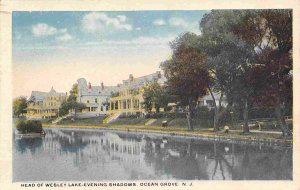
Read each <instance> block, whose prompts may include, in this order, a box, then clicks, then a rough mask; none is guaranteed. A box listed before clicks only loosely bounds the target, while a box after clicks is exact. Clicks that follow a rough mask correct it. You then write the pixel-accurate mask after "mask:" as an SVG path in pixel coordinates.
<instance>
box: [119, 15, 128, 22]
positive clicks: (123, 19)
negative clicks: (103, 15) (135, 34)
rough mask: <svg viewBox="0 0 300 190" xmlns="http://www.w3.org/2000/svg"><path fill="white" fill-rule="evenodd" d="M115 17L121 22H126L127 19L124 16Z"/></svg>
mask: <svg viewBox="0 0 300 190" xmlns="http://www.w3.org/2000/svg"><path fill="white" fill-rule="evenodd" d="M117 17H118V18H119V20H120V21H121V22H125V21H126V20H127V17H126V16H125V15H118V16H117Z"/></svg>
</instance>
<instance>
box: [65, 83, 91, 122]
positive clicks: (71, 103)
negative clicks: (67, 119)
mask: <svg viewBox="0 0 300 190" xmlns="http://www.w3.org/2000/svg"><path fill="white" fill-rule="evenodd" d="M77 95H78V84H74V85H73V86H72V89H71V90H70V95H69V96H68V98H67V100H66V101H64V102H63V103H62V104H61V106H60V108H59V115H60V116H63V115H67V114H68V113H69V111H73V112H74V117H75V118H76V114H77V112H78V111H81V110H83V109H84V108H86V106H85V104H84V103H79V102H77Z"/></svg>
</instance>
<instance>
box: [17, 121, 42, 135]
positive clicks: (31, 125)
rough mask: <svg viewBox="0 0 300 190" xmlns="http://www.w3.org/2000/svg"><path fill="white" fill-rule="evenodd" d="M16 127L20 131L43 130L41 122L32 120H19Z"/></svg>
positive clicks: (37, 131) (38, 131)
mask: <svg viewBox="0 0 300 190" xmlns="http://www.w3.org/2000/svg"><path fill="white" fill-rule="evenodd" d="M16 128H17V130H18V131H19V132H21V133H41V132H42V131H43V128H42V123H41V122H40V121H34V120H25V121H24V120H21V121H19V122H18V124H17V126H16Z"/></svg>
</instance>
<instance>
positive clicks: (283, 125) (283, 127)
mask: <svg viewBox="0 0 300 190" xmlns="http://www.w3.org/2000/svg"><path fill="white" fill-rule="evenodd" d="M275 115H276V119H277V123H278V125H279V127H280V129H281V131H282V136H283V137H287V136H290V135H292V133H291V131H290V130H289V129H288V128H287V126H286V122H285V119H284V115H283V114H282V110H281V108H280V103H279V101H277V103H276V105H275Z"/></svg>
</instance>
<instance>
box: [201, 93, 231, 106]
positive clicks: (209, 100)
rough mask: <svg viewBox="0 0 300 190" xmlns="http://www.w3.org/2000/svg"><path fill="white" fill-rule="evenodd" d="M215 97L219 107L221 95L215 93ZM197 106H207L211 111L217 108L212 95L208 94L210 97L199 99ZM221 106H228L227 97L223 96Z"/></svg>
mask: <svg viewBox="0 0 300 190" xmlns="http://www.w3.org/2000/svg"><path fill="white" fill-rule="evenodd" d="M213 95H214V98H215V100H216V104H217V106H219V102H220V98H221V94H220V93H213ZM197 105H198V106H206V107H208V108H209V109H212V108H214V107H215V106H214V103H213V98H212V96H211V94H208V95H205V96H203V97H202V98H199V99H198V102H197ZM221 105H222V106H224V107H225V106H227V101H226V96H225V95H223V98H222V103H221Z"/></svg>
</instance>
